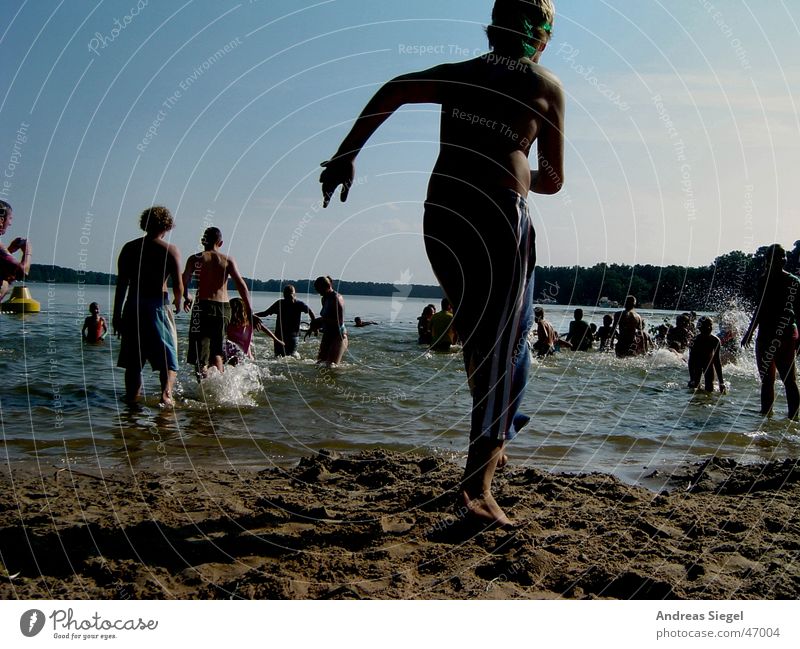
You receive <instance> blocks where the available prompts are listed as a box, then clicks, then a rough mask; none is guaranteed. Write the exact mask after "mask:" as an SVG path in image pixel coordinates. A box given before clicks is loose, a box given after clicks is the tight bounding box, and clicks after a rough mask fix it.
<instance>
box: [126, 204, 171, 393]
mask: <svg viewBox="0 0 800 649" xmlns="http://www.w3.org/2000/svg"><path fill="white" fill-rule="evenodd" d="M139 226H140V227H141V228H142V230H144V231H145V235H144V236H143V237H142V238H140V239H134V240H133V241H128V243H126V244H125V245H124V246H123V247H122V250H121V251H120V253H119V258H118V259H117V287H116V292H115V294H114V315H113V318H112V320H111V325H112V327H113V329H114V333H115V334H116V335H117V336H121V337H122V343H121V345H120V352H119V360H118V361H117V365H118V366H119V367H122V368H124V369H125V400H126V401H127V402H128V403H135V402H136V401H137V400H138V398H139V393H140V392H141V390H142V368H143V367H144V364H145V362H149V363H150V366H151V367H152V368H153V371H156V372H158V373H159V378H160V379H161V403H162V404H163V405H164V406H167V407H171V406H172V405H173V401H172V388H173V386H174V384H175V377H176V376H177V372H178V342H177V333H176V330H175V319H174V317H173V315H172V310H171V309H170V306H169V296H168V293H167V279H168V278H171V279H172V295H173V301H172V303H173V304H174V305H175V312H176V313H177V311H178V309H179V308H180V305H181V297H182V296H183V282H182V280H181V272H180V265H181V261H180V252H179V251H178V249H177V248H176V247H175V246H174V245H172V244H170V243H167V242H166V241H164V235H165V234H166V233H167V232H169V231H170V230H171V229H172V227H173V220H172V214H170V211H169V210H168V209H167V208H166V207H161V206H155V207H151V208H148V209H146V210H145V211H144V212H142V214H141V216H140V218H139Z"/></svg>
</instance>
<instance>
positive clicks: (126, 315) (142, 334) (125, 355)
mask: <svg viewBox="0 0 800 649" xmlns="http://www.w3.org/2000/svg"><path fill="white" fill-rule="evenodd" d="M122 321H123V326H122V343H121V345H120V350H119V359H118V361H117V366H118V367H124V368H125V369H132V370H139V371H141V369H142V368H143V367H144V364H145V363H146V362H149V363H150V366H151V367H152V368H153V371H156V372H159V371H162V370H173V371H175V372H177V371H178V335H177V331H176V330H175V318H174V317H173V315H172V309H171V308H170V306H169V303H168V302H167V296H166V294H165V295H164V297H163V298H161V299H154V300H137V301H135V302H126V303H125V307H124V308H123V309H122Z"/></svg>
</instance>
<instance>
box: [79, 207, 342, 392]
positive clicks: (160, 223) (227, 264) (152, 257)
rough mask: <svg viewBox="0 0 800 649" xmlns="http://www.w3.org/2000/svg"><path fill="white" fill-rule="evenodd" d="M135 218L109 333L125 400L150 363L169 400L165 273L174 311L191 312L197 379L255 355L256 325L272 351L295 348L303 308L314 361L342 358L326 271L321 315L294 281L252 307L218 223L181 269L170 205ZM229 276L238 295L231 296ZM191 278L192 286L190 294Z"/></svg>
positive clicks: (172, 331) (171, 373)
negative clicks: (115, 344)
mask: <svg viewBox="0 0 800 649" xmlns="http://www.w3.org/2000/svg"><path fill="white" fill-rule="evenodd" d="M139 225H140V227H141V229H142V230H144V232H145V235H144V236H143V237H141V238H139V239H134V240H133V241H129V242H128V243H126V244H125V245H124V246H123V247H122V251H121V252H120V254H119V258H118V260H117V283H116V291H115V295H114V314H113V317H112V320H111V324H112V328H113V331H114V333H115V334H117V335H119V336H120V337H121V339H122V340H121V344H120V354H119V360H118V365H119V366H120V367H122V368H124V369H125V397H126V399H127V400H128V401H129V402H135V401H136V400H137V399H138V398H139V394H140V392H141V387H142V368H143V367H144V365H145V363H146V362H149V363H150V365H151V366H152V368H153V369H154V370H155V371H158V372H159V376H160V380H161V402H162V403H163V404H165V405H172V404H173V400H172V390H173V387H174V384H175V379H176V376H177V371H178V351H177V350H178V342H177V333H176V328H175V320H174V315H173V310H172V309H171V308H170V303H169V297H168V293H167V292H166V291H167V286H168V283H167V280H170V281H171V285H172V296H173V298H172V307H173V308H174V312H175V313H178V312H180V311H181V310H183V311H184V312H186V313H188V314H189V339H188V355H187V361H188V362H189V363H191V364H192V365H193V366H194V367H195V369H196V373H197V377H198V380H202V379H203V378H205V377H206V376H207V375H208V372H209V369H210V368H212V367H213V368H216V370H217V371H219V372H224V370H225V364H226V363H236V362H238V360H241V359H243V358H252V357H253V354H252V349H251V347H252V340H253V335H254V333H255V332H256V331H259V332H263V333H265V334H266V335H268V336H269V337H270V338H272V340H273V345H274V352H275V355H276V356H278V357H284V356H293V355H296V354H297V346H298V342H299V337H300V330H301V319H302V316H303V315H304V314H305V315H308V317H309V319H310V324H309V327H308V333H307V334H306V335H307V336H308V335H312V334H314V335H317V334H320V333H321V341H320V346H319V353H318V356H317V359H318V361H319V362H321V363H326V364H327V365H334V364H337V363H340V362H341V360H342V357H343V356H344V354H345V352H346V351H347V344H348V340H347V329H346V328H345V325H344V299H343V298H342V296H341V295H339V293H337V292H336V291H335V290H334V287H333V280H332V279H331V278H330V277H318V278H317V279H316V281H315V282H314V289H315V290H316V291H317V292H318V293H319V295H320V298H321V309H320V312H319V315H318V316H315V314H314V311H313V310H312V309H311V308H310V307H309V306H308V305H307V304H305V303H304V302H302V301H300V300H298V299H297V297H296V290H295V287H294V286H292V285H291V284H287V285H286V286H284V288H283V299H281V300H278V301H276V302H275V303H274V304H272V305H271V306H270V307H269V308H268V309H266V310H264V311H260V312H254V310H253V306H252V302H251V296H250V292H249V290H248V288H247V284H246V283H245V281H244V279H243V278H242V275H241V273H240V272H239V269H238V266H237V264H236V260H235V259H234V258H233V257H231V256H230V255H226V254H224V253H223V252H222V251H221V249H222V245H223V239H222V232H221V231H220V230H219V228H216V227H209V228H206V230H205V232H204V233H203V236H202V239H201V244H202V247H203V249H202V250H201V251H199V252H197V253H195V254H193V255H190V256H189V258H188V259H187V260H186V264H185V266H184V267H183V271H182V272H181V271H180V252H179V251H178V249H177V248H176V247H175V246H174V245H173V244H170V243H168V242H167V241H165V240H164V236H165V235H166V233H167V232H169V231H170V230H171V229H172V227H173V218H172V214H171V213H170V211H169V210H168V209H167V208H166V207H162V206H155V207H151V208H149V209H146V210H145V211H144V212H142V214H141V216H140V217H139ZM229 280H230V281H232V282H233V285H234V287H235V288H236V290H237V292H238V294H239V297H234V298H232V299H231V298H230V297H229V295H228V282H229ZM193 284H195V285H196V288H195V292H194V295H193V296H192V294H191V287H192V285H193ZM271 315H274V316H276V324H275V332H273V331H271V330H270V329H268V328H267V327H266V326H265V325H264V324H263V322H262V320H261V318H264V317H267V316H271ZM87 322H88V319H87ZM90 329H91V327H90Z"/></svg>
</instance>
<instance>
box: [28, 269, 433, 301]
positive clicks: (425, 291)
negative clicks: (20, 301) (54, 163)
mask: <svg viewBox="0 0 800 649" xmlns="http://www.w3.org/2000/svg"><path fill="white" fill-rule="evenodd" d="M244 279H245V282H246V283H247V287H248V288H249V289H250V290H251V291H263V292H267V293H280V292H281V291H282V290H283V287H284V286H285V285H286V284H294V285H295V287H296V288H297V289H298V292H299V293H314V280H313V279H268V280H260V279H252V278H249V277H245V278H244ZM116 282H117V276H116V275H113V274H111V273H102V272H99V271H94V270H75V269H74V268H65V267H63V266H51V265H48V264H31V272H30V273H29V274H28V279H27V280H26V283H27V284H53V283H55V284H89V285H95V286H115V285H116ZM229 288H231V289H232V288H233V285H232V284H231V286H230V287H229ZM336 288H337V290H339V291H340V292H341V293H343V294H345V295H362V296H367V297H369V296H375V297H394V296H398V295H399V296H402V297H403V298H407V297H416V298H423V299H431V300H440V299H441V298H442V297H443V293H442V289H441V288H440V287H438V286H431V285H425V284H390V283H388V282H355V281H347V280H336Z"/></svg>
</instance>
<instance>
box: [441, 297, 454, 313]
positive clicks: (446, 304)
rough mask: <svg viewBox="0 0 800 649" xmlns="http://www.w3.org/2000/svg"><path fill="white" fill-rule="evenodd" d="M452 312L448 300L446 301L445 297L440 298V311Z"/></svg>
mask: <svg viewBox="0 0 800 649" xmlns="http://www.w3.org/2000/svg"><path fill="white" fill-rule="evenodd" d="M452 310H453V305H452V304H450V300H448V299H447V298H446V297H443V298H442V311H452Z"/></svg>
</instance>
